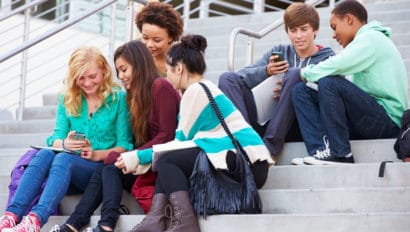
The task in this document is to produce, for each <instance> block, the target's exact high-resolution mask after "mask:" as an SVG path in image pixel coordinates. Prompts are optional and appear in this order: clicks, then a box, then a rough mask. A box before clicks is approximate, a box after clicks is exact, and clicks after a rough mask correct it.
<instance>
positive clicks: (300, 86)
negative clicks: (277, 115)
mask: <svg viewBox="0 0 410 232" xmlns="http://www.w3.org/2000/svg"><path fill="white" fill-rule="evenodd" d="M304 92H306V86H305V83H304V82H300V83H297V84H296V85H295V86H293V88H292V97H296V96H298V95H300V94H301V93H304Z"/></svg>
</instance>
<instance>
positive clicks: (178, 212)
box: [166, 191, 200, 232]
mask: <svg viewBox="0 0 410 232" xmlns="http://www.w3.org/2000/svg"><path fill="white" fill-rule="evenodd" d="M169 202H170V203H171V206H172V210H173V217H172V218H171V225H170V227H169V228H168V229H167V230H166V232H199V231H200V230H199V223H198V219H197V218H196V216H195V214H194V211H193V209H192V205H191V200H190V199H189V193H188V192H187V191H178V192H174V193H171V195H170V196H169Z"/></svg>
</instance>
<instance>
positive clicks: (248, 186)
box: [189, 83, 262, 218]
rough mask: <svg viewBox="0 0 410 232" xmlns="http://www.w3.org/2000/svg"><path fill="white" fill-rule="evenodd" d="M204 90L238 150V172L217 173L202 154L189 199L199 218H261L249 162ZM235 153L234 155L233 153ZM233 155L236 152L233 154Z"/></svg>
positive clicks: (210, 96) (196, 163)
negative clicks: (226, 216)
mask: <svg viewBox="0 0 410 232" xmlns="http://www.w3.org/2000/svg"><path fill="white" fill-rule="evenodd" d="M199 84H201V86H202V87H203V88H204V90H205V92H206V94H207V96H208V98H209V101H210V103H211V105H212V108H213V109H214V111H215V113H216V115H217V117H218V119H219V121H220V123H221V125H222V127H223V128H224V130H225V132H226V133H227V134H228V136H229V137H230V138H231V140H232V143H233V144H234V146H235V148H236V154H234V156H233V157H234V158H235V161H236V168H235V170H227V171H225V170H216V169H215V168H214V167H213V166H212V164H210V163H209V160H208V157H207V155H206V153H205V152H203V151H201V152H200V153H199V154H198V157H197V159H196V161H195V166H194V170H193V172H192V174H191V176H190V179H189V182H190V197H191V201H192V206H193V208H194V211H195V212H196V214H197V215H202V216H203V217H204V218H206V216H207V215H213V214H240V213H247V214H258V213H262V202H261V199H260V196H259V193H258V190H257V188H256V185H255V181H254V178H253V174H252V172H251V169H250V166H249V165H250V164H251V163H250V161H249V158H248V156H247V155H246V153H245V151H244V150H243V149H242V147H241V145H240V144H239V142H238V141H237V140H236V139H235V138H234V137H233V135H232V133H231V132H230V130H229V128H228V126H227V125H226V122H225V120H224V118H223V116H222V114H221V112H220V110H219V108H218V106H217V105H216V102H215V99H214V98H213V96H212V94H211V92H210V91H209V89H208V87H207V86H206V85H205V84H203V83H199ZM230 152H232V151H230ZM232 153H233V152H232Z"/></svg>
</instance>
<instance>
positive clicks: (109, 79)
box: [64, 46, 120, 117]
mask: <svg viewBox="0 0 410 232" xmlns="http://www.w3.org/2000/svg"><path fill="white" fill-rule="evenodd" d="M93 63H95V64H96V65H97V67H98V68H99V69H101V70H102V71H103V83H102V85H101V86H100V88H99V89H98V95H99V96H100V98H101V100H102V102H104V103H105V100H106V99H107V97H108V96H109V95H110V94H112V93H114V89H119V88H120V86H119V85H118V84H117V83H115V82H114V80H113V73H112V69H111V67H110V65H109V64H108V61H107V59H106V58H105V57H104V55H103V53H102V52H101V51H100V50H99V49H98V48H96V47H93V46H86V47H80V48H77V49H76V50H74V52H73V53H72V54H71V57H70V60H69V62H68V73H67V75H66V77H65V80H64V84H65V88H64V106H65V107H66V110H67V112H68V114H69V115H71V116H75V117H76V116H79V115H80V112H81V110H82V104H81V96H82V95H84V93H83V91H82V90H81V89H80V88H79V87H78V86H77V80H78V79H79V78H80V77H81V76H82V75H83V73H84V72H86V71H87V70H88V69H89V68H90V67H91V65H92V64H93ZM114 97H115V96H114ZM113 100H114V98H113Z"/></svg>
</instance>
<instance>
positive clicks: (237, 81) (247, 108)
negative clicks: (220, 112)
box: [219, 68, 301, 155]
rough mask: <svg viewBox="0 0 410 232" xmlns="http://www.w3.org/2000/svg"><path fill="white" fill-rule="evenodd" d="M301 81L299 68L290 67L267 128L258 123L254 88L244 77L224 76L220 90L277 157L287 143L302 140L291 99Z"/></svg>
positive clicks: (220, 83)
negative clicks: (252, 90) (250, 87)
mask: <svg viewBox="0 0 410 232" xmlns="http://www.w3.org/2000/svg"><path fill="white" fill-rule="evenodd" d="M299 82H300V78H299V69H298V68H290V69H289V70H288V71H287V72H286V73H285V75H284V77H283V83H282V90H281V93H280V98H279V102H278V105H277V107H276V108H275V112H274V113H273V114H272V118H271V119H270V120H269V121H268V122H267V123H266V125H264V126H263V127H261V126H260V125H259V124H258V123H257V119H256V106H255V102H254V99H253V95H252V92H251V89H249V88H248V86H247V85H246V84H245V82H244V81H243V80H242V77H241V76H239V75H238V74H237V73H233V72H226V73H223V74H222V75H221V77H220V78H219V88H220V89H221V90H222V91H223V92H224V94H225V95H226V96H227V97H228V98H229V99H230V100H231V101H232V103H233V104H234V105H235V106H236V108H238V110H239V111H240V112H241V114H242V116H243V117H244V118H245V120H246V121H247V122H248V123H249V124H250V125H251V126H252V127H253V128H254V129H255V130H256V131H257V132H258V133H259V135H260V136H261V137H262V138H263V141H264V142H265V144H266V146H267V148H268V149H269V151H270V153H271V154H272V155H276V154H278V153H279V152H280V151H281V150H282V148H283V144H284V143H285V141H301V135H300V130H299V128H298V124H297V121H296V115H295V111H294V109H293V104H292V99H291V92H292V88H293V86H295V85H296V84H297V83H299Z"/></svg>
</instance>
